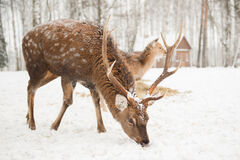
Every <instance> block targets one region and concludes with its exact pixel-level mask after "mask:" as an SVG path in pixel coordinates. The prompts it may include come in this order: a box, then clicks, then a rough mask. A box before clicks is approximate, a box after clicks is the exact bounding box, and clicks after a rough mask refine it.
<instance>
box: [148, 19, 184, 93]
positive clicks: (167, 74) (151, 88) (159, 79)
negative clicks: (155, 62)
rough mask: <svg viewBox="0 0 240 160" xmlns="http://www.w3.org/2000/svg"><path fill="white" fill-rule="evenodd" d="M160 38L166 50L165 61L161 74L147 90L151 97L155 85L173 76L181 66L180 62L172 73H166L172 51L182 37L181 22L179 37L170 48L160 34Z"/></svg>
mask: <svg viewBox="0 0 240 160" xmlns="http://www.w3.org/2000/svg"><path fill="white" fill-rule="evenodd" d="M161 36H162V39H163V43H164V45H165V46H166V48H167V53H166V55H167V56H166V60H165V65H164V69H163V72H162V74H161V75H160V76H159V77H158V78H157V80H156V81H155V82H154V83H153V84H152V85H151V87H150V88H149V90H148V92H149V94H150V95H151V94H152V93H153V91H154V89H155V88H156V87H157V85H158V84H159V83H160V82H161V81H162V80H164V79H165V78H167V77H168V76H171V75H172V74H174V73H175V72H177V70H178V69H179V68H180V66H181V62H180V63H179V65H178V67H177V68H176V69H175V70H174V71H171V72H168V68H169V67H170V63H171V57H172V55H173V51H174V49H175V48H176V46H177V44H178V43H179V41H180V39H181V36H182V22H181V27H180V33H179V36H178V39H177V40H176V42H175V43H174V44H173V45H172V46H168V45H167V43H166V41H165V39H164V36H163V34H161Z"/></svg>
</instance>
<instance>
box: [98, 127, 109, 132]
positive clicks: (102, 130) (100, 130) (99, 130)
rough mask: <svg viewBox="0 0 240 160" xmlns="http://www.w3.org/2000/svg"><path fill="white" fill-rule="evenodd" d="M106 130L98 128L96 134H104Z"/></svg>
mask: <svg viewBox="0 0 240 160" xmlns="http://www.w3.org/2000/svg"><path fill="white" fill-rule="evenodd" d="M106 131H107V130H106V129H105V128H104V127H101V128H100V127H99V128H98V133H104V132H106Z"/></svg>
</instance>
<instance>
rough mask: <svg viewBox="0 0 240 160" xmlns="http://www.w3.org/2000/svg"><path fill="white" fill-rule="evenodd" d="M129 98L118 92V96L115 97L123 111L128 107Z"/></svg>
mask: <svg viewBox="0 0 240 160" xmlns="http://www.w3.org/2000/svg"><path fill="white" fill-rule="evenodd" d="M127 103H128V101H127V98H126V97H124V96H123V95H121V94H117V95H116V98H115V105H116V107H117V108H118V109H120V110H121V111H123V110H124V109H125V108H127Z"/></svg>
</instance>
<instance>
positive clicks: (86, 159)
mask: <svg viewBox="0 0 240 160" xmlns="http://www.w3.org/2000/svg"><path fill="white" fill-rule="evenodd" d="M160 72H161V70H157V69H152V70H150V71H149V72H148V73H147V74H146V75H145V76H144V79H151V80H153V79H154V78H156V77H157V75H158V74H160ZM27 81H28V75H27V72H0V160H9V159H13V160H15V159H16V160H23V159H24V160H30V159H31V160H34V159H38V160H55V159H56V160H61V159H64V160H65V159H66V160H75V159H82V160H90V159H97V160H105V159H109V160H114V159H119V160H120V159H121V160H123V159H131V160H141V159H147V160H155V159H156V160H159V159H161V160H223V159H224V160H239V159H240V69H233V68H207V69H196V68H181V69H180V70H179V71H178V72H177V73H176V74H175V75H173V76H172V77H169V78H168V79H166V80H165V81H164V82H162V84H161V86H165V87H169V88H172V89H177V90H179V91H180V92H181V93H180V94H178V95H176V96H172V97H165V98H164V99H162V100H160V101H158V102H156V103H155V104H154V105H152V106H151V107H149V109H148V113H149V117H150V120H149V123H148V134H149V138H150V141H151V142H150V145H149V146H147V147H144V148H142V147H141V146H140V145H137V144H136V143H135V142H134V141H132V140H131V139H129V138H128V137H127V136H126V135H125V133H123V131H122V129H121V127H120V125H119V124H118V123H117V122H116V121H115V120H114V119H113V118H112V116H111V114H110V113H109V112H104V113H103V120H104V123H105V127H106V129H107V132H106V133H103V134H98V133H97V129H96V116H95V110H94V106H93V103H92V100H91V97H81V96H80V95H81V93H82V92H85V93H88V90H86V89H85V88H83V87H82V86H81V85H78V86H77V88H76V89H75V92H74V104H73V105H72V106H71V107H70V108H69V109H68V110H67V112H66V114H65V116H64V118H63V121H62V123H61V125H60V128H59V130H58V131H52V130H50V126H51V123H52V122H53V121H54V120H55V118H56V116H57V114H58V112H59V110H60V107H61V103H62V90H61V87H60V81H59V79H57V80H55V81H53V82H51V83H49V84H48V85H46V86H44V87H42V88H40V89H39V90H38V92H37V94H36V96H35V120H36V127H37V130H36V131H31V130H30V129H28V126H27V125H26V119H25V115H26V112H27V103H26V102H27V100H26V86H27Z"/></svg>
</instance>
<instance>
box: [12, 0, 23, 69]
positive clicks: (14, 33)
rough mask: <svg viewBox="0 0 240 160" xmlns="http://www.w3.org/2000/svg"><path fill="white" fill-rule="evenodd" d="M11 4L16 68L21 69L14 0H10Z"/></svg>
mask: <svg viewBox="0 0 240 160" xmlns="http://www.w3.org/2000/svg"><path fill="white" fill-rule="evenodd" d="M10 6H11V12H12V29H13V48H14V52H15V54H16V70H17V71H19V70H20V69H21V68H20V57H19V53H18V51H17V38H16V30H15V15H14V9H13V0H11V1H10Z"/></svg>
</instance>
